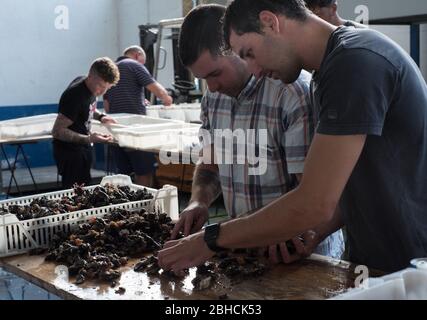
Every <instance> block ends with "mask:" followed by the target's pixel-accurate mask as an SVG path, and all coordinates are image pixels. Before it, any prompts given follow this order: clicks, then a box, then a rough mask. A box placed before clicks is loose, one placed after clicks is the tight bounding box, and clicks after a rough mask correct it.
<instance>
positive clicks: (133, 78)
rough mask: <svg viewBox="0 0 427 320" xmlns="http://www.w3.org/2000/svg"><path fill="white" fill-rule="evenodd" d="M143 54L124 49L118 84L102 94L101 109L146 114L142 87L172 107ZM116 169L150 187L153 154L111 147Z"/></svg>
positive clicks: (119, 63) (170, 100)
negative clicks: (148, 68) (146, 63)
mask: <svg viewBox="0 0 427 320" xmlns="http://www.w3.org/2000/svg"><path fill="white" fill-rule="evenodd" d="M144 63H145V52H144V50H143V49H142V48H141V47H139V46H132V47H129V48H127V49H126V50H125V51H124V53H123V56H122V57H120V58H118V59H117V67H118V68H119V70H120V81H119V83H118V84H117V85H116V86H115V87H113V88H111V89H110V90H109V91H107V93H106V94H105V95H104V108H105V110H106V111H107V112H108V113H110V114H114V113H132V114H142V115H145V114H146V102H145V95H144V88H147V89H148V90H149V91H150V92H152V93H153V94H154V95H155V96H156V97H157V98H159V99H160V100H162V102H163V104H164V105H165V106H169V105H171V104H172V102H173V101H172V98H171V97H170V96H169V95H168V93H167V91H166V90H165V88H163V86H162V85H161V84H160V83H158V82H157V81H156V80H154V78H153V77H152V76H151V74H150V73H149V71H148V70H147V68H146V67H145V66H144ZM112 148H113V154H114V158H115V161H116V165H117V168H118V170H119V172H120V173H122V174H127V175H130V174H132V173H134V174H135V182H136V183H137V184H140V185H144V186H147V187H151V186H152V184H153V173H154V172H155V170H156V166H157V164H156V160H155V157H154V154H153V153H149V152H144V151H138V150H131V149H126V148H119V147H112Z"/></svg>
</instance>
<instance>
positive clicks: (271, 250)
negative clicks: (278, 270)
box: [268, 245, 279, 264]
mask: <svg viewBox="0 0 427 320" xmlns="http://www.w3.org/2000/svg"><path fill="white" fill-rule="evenodd" d="M268 260H269V261H270V262H271V263H273V264H278V263H279V259H278V257H277V246H276V245H274V246H269V247H268Z"/></svg>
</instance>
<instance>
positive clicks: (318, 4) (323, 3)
mask: <svg viewBox="0 0 427 320" xmlns="http://www.w3.org/2000/svg"><path fill="white" fill-rule="evenodd" d="M304 1H305V5H306V6H307V8H309V9H314V8H324V7H329V6H331V5H333V4H334V3H336V2H337V0H304Z"/></svg>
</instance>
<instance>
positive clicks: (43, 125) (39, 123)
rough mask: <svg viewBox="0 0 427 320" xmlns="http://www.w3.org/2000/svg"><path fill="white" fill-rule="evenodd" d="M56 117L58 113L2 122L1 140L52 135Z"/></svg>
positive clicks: (0, 129) (0, 126) (0, 123)
mask: <svg viewBox="0 0 427 320" xmlns="http://www.w3.org/2000/svg"><path fill="white" fill-rule="evenodd" d="M56 117H57V114H56V113H49V114H43V115H39V116H33V117H24V118H17V119H10V120H5V121H0V140H9V139H25V138H27V137H35V136H44V135H50V134H51V133H52V128H53V125H54V124H55V120H56Z"/></svg>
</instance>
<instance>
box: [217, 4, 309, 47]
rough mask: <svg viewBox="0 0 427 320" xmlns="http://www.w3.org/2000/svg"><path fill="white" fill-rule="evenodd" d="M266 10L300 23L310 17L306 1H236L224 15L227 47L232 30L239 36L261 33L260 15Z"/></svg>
mask: <svg viewBox="0 0 427 320" xmlns="http://www.w3.org/2000/svg"><path fill="white" fill-rule="evenodd" d="M264 10H268V11H271V12H273V13H275V14H280V15H284V16H286V17H287V18H290V19H295V20H300V21H305V20H306V18H307V16H308V10H307V8H306V6H305V4H304V0H234V1H233V2H231V4H230V5H229V6H228V8H227V10H226V13H225V15H224V39H225V42H226V44H227V47H230V43H229V41H230V32H231V29H233V31H234V32H236V33H237V34H238V35H242V34H244V33H249V32H256V33H261V25H260V21H259V14H260V13H261V12H262V11H264Z"/></svg>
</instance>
